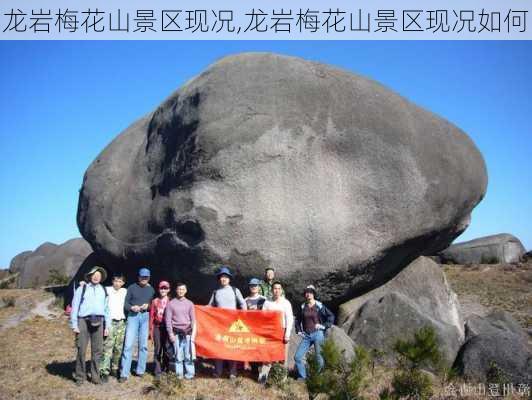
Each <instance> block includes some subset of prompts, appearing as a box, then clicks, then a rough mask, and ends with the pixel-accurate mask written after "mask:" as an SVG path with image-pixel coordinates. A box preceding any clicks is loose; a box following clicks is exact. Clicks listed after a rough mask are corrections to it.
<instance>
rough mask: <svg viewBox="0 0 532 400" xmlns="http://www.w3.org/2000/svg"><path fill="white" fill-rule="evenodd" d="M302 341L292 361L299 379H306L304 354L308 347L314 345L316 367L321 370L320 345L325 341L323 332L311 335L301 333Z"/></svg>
mask: <svg viewBox="0 0 532 400" xmlns="http://www.w3.org/2000/svg"><path fill="white" fill-rule="evenodd" d="M303 334H304V336H303V340H302V341H301V343H299V346H298V348H297V350H296V355H295V356H294V360H295V362H296V368H297V373H298V374H299V377H300V378H303V379H307V371H306V368H305V354H307V352H308V351H309V349H310V346H312V345H314V351H315V353H316V359H317V361H318V366H319V368H320V370H321V369H322V368H323V357H322V356H321V345H322V344H323V341H324V340H325V336H324V335H323V331H322V330H319V331H316V332H312V333H305V332H303Z"/></svg>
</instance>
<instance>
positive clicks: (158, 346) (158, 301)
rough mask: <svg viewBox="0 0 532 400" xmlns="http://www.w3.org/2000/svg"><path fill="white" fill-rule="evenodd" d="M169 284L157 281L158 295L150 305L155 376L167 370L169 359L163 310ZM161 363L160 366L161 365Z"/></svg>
mask: <svg viewBox="0 0 532 400" xmlns="http://www.w3.org/2000/svg"><path fill="white" fill-rule="evenodd" d="M169 293H170V284H169V283H168V282H167V281H161V282H159V296H158V297H156V298H155V299H153V300H152V302H151V306H150V334H149V337H150V338H151V339H152V340H153V362H154V364H155V370H154V372H155V376H156V377H158V376H160V375H161V372H163V370H164V371H165V372H166V371H168V367H169V359H168V352H167V351H166V346H167V341H168V335H167V331H166V325H165V321H164V311H165V310H166V306H167V305H168V302H169V301H170V298H169V297H168V294H169ZM161 364H162V366H161Z"/></svg>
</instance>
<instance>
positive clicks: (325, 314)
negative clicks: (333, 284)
mask: <svg viewBox="0 0 532 400" xmlns="http://www.w3.org/2000/svg"><path fill="white" fill-rule="evenodd" d="M303 294H304V296H305V302H304V303H303V304H301V307H300V310H299V312H298V315H297V320H296V321H297V322H296V332H297V334H298V335H300V336H302V338H303V340H302V341H301V343H299V346H298V348H297V350H296V354H295V356H294V360H295V362H296V369H297V372H298V374H299V378H300V379H306V378H307V372H306V369H305V360H304V358H305V355H306V354H307V352H308V351H309V349H310V347H311V346H314V350H315V354H316V359H317V361H318V366H319V368H320V369H321V368H323V357H322V355H321V345H322V344H323V341H324V340H325V330H327V329H328V328H330V327H331V326H332V325H333V324H334V314H333V313H332V312H331V311H330V310H329V309H328V308H327V307H325V305H324V304H322V303H321V302H319V301H318V300H316V288H315V287H314V286H313V285H309V286H307V287H306V288H305V290H304V291H303Z"/></svg>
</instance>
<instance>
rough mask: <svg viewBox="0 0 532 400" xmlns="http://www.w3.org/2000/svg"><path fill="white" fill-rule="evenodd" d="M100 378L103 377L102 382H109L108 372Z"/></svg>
mask: <svg viewBox="0 0 532 400" xmlns="http://www.w3.org/2000/svg"><path fill="white" fill-rule="evenodd" d="M100 379H101V382H102V383H107V382H109V375H107V374H105V375H102V376H101V378H100Z"/></svg>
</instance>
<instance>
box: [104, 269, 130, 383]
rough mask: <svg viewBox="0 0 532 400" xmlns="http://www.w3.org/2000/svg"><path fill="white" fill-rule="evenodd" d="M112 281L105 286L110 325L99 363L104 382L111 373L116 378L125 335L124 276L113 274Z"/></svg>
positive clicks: (125, 291)
mask: <svg viewBox="0 0 532 400" xmlns="http://www.w3.org/2000/svg"><path fill="white" fill-rule="evenodd" d="M112 283H113V284H112V285H111V286H106V288H105V289H106V290H107V295H108V302H109V313H110V315H111V325H110V326H109V335H107V337H106V338H105V340H104V342H103V358H102V362H101V365H100V375H101V377H102V381H103V382H104V383H105V382H107V381H108V380H109V375H110V374H111V373H112V374H113V375H114V376H116V377H117V378H118V364H119V363H120V357H121V356H122V348H123V347H124V337H125V335H126V315H125V314H124V303H125V301H126V293H127V290H126V289H125V288H123V287H122V286H124V284H125V283H126V278H125V277H124V275H122V274H116V275H114V276H113V281H112Z"/></svg>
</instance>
